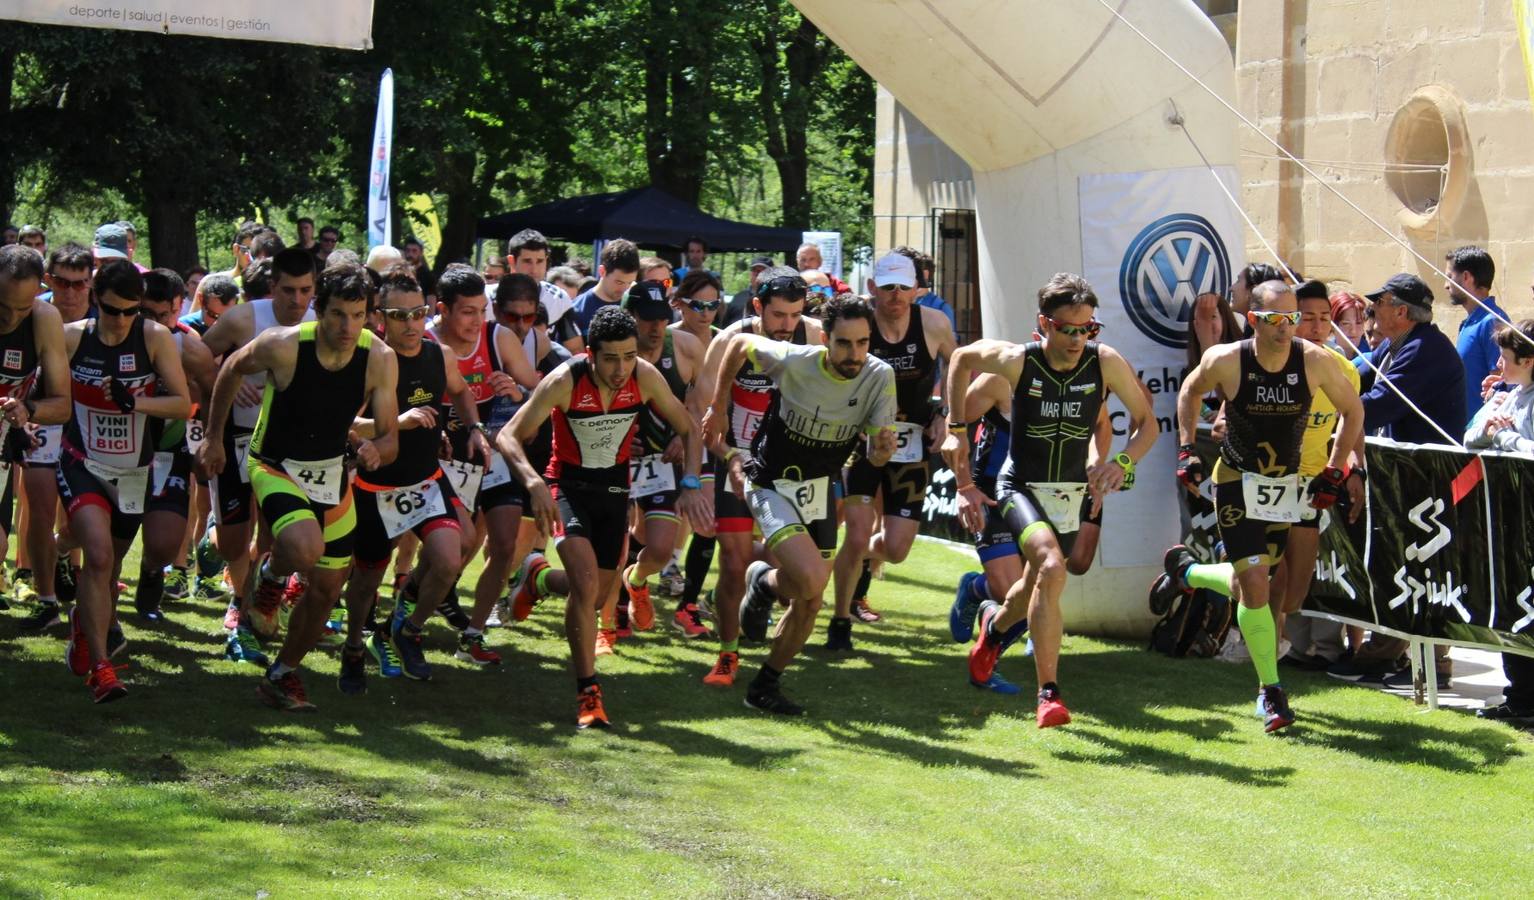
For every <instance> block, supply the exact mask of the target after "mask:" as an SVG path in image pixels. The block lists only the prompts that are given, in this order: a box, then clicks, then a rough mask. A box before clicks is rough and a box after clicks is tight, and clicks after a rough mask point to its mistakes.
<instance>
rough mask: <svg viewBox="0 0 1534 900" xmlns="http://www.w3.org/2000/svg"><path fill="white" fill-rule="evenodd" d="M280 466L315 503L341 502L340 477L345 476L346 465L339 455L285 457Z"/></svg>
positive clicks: (328, 504)
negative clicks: (307, 457) (323, 457)
mask: <svg viewBox="0 0 1534 900" xmlns="http://www.w3.org/2000/svg"><path fill="white" fill-rule="evenodd" d="M282 468H283V471H285V472H287V473H288V476H289V477H290V478H292V479H293V481H294V482H295V483H296V484H297V485H298V486H299V488H300V489H302V490H303V492H304V494H305V495H307V496H308V498H309V499H310V500H313V501H314V502H315V503H323V504H325V505H326V506H335V505H336V504H337V503H340V502H341V479H343V478H345V477H346V466H345V465H344V464H343V462H342V458H341V457H339V456H333V457H331V458H330V459H318V460H314V459H285V460H283V461H282Z"/></svg>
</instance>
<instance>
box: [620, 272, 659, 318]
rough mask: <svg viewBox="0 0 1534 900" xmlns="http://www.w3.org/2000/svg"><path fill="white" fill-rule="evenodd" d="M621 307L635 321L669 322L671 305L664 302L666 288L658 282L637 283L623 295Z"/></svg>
mask: <svg viewBox="0 0 1534 900" xmlns="http://www.w3.org/2000/svg"><path fill="white" fill-rule="evenodd" d="M621 305H622V307H623V308H624V309H626V310H628V311H629V312H630V313H633V315H634V318H636V319H648V320H650V321H654V320H656V319H665V320H667V321H670V320H671V304H670V303H667V302H666V286H665V285H664V284H661V283H660V282H659V281H638V282H635V283H634V286H633V287H630V288H629V291H628V293H627V294H624V295H623V301H622V304H621Z"/></svg>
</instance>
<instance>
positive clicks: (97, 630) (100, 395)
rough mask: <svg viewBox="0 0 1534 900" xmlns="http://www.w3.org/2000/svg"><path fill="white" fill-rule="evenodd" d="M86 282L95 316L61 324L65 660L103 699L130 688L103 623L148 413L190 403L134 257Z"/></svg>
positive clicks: (143, 494) (166, 413)
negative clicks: (68, 560) (75, 565)
mask: <svg viewBox="0 0 1534 900" xmlns="http://www.w3.org/2000/svg"><path fill="white" fill-rule="evenodd" d="M92 288H93V290H94V291H95V294H96V303H97V310H98V313H99V317H98V318H96V319H85V320H82V321H79V322H72V323H70V324H69V325H68V326H66V327H65V329H64V344H65V351H66V352H67V353H68V354H69V375H70V380H71V394H72V396H73V399H74V416H73V417H72V418H71V419H70V420H69V423H68V424H67V425H66V426H65V429H64V452H63V455H62V456H61V457H60V459H59V467H58V485H59V499H60V500H61V501H63V503H64V510H65V512H66V513H67V514H68V516H69V528H70V531H71V532H72V533H73V535H74V538H75V541H76V542H77V543H78V544H79V546H80V549H81V551H82V555H83V558H84V563H83V565H82V567H81V570H80V578H79V583H78V585H77V588H76V590H77V592H78V593H77V602H76V603H75V608H74V610H73V611H72V612H71V614H70V617H69V626H70V639H69V649H68V650H67V651H66V654H65V656H66V661H67V662H68V664H69V670H70V672H72V673H73V674H75V675H79V676H82V677H84V678H85V679H86V681H85V684H86V686H87V687H89V688H90V689H91V693H92V696H93V697H94V699H95V701H96V702H97V703H105V702H109V701H112V700H116V699H118V698H120V697H122V696H124V695H125V694H127V692H128V691H127V688H125V687H123V685H122V682H120V681H119V680H118V678H117V671H116V669H115V668H114V667H113V666H112V661H111V654H110V653H109V652H108V650H109V647H108V639H107V631H108V629H109V626H110V625H111V623H112V621H113V619H115V618H116V615H117V590H116V585H117V583H118V582H117V577H118V574H119V572H120V570H121V569H122V559H123V556H124V555H125V554H127V552H128V548H129V547H130V546H132V544H133V538H134V537H135V536H136V535H137V534H138V529H139V524H140V523H141V522H142V521H143V518H144V509H145V504H146V503H147V500H148V496H147V495H148V491H149V468H150V464H151V463H152V462H153V461H154V444H153V442H152V441H151V437H150V428H149V419H150V418H151V417H154V418H159V419H185V418H186V417H187V416H189V415H191V414H192V403H191V400H190V399H189V398H188V395H187V387H186V376H185V375H184V374H183V372H182V369H181V357H180V355H179V354H177V353H176V342H175V341H174V340H173V339H172V338H171V334H170V332H169V331H167V330H166V329H165V327H164V326H162V325H160V324H159V323H158V322H148V321H145V320H144V317H143V316H141V315H139V313H140V303H141V301H142V300H143V297H144V278H143V276H142V275H140V274H139V272H138V269H136V268H135V267H134V265H133V263H131V262H129V261H128V260H126V259H110V260H108V261H106V262H105V263H103V264H102V265H101V267H100V268H98V269H97V270H96V275H95V278H94V279H93V283H92ZM114 649H121V647H120V645H119V646H118V647H117V648H114Z"/></svg>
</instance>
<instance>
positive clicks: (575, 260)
mask: <svg viewBox="0 0 1534 900" xmlns="http://www.w3.org/2000/svg"><path fill="white" fill-rule="evenodd" d="M565 265H567V266H569V267H570V268H572V269H574V270H575V271H576V274H578V275H580V276H581V278H590V277H591V260H589V259H584V258H582V257H579V256H576V257H572V258H571V259H569V260H567V261H566V262H565Z"/></svg>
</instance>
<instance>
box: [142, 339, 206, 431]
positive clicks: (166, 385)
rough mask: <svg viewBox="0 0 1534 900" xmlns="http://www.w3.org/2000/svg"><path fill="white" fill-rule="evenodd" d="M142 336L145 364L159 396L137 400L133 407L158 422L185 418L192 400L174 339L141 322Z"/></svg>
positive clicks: (188, 413) (189, 410)
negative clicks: (146, 355) (146, 348)
mask: <svg viewBox="0 0 1534 900" xmlns="http://www.w3.org/2000/svg"><path fill="white" fill-rule="evenodd" d="M144 337H145V339H146V341H147V343H148V344H149V362H150V365H152V366H154V372H155V375H156V376H157V377H158V378H159V382H160V387H161V388H162V389H163V390H162V392H161V393H159V394H156V395H154V396H144V397H137V398H135V399H134V402H133V408H134V410H135V411H137V412H141V413H143V414H144V415H146V416H155V417H156V418H160V419H185V418H186V417H188V416H190V415H191V414H192V398H191V395H190V394H189V393H188V391H187V387H186V371H185V370H184V369H182V368H181V355H180V354H178V353H177V352H176V339H175V338H174V337H172V336H171V333H170V331H169V330H168V329H167V328H166V327H165V326H164V325H161V324H160V323H158V322H145V323H144Z"/></svg>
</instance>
